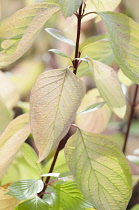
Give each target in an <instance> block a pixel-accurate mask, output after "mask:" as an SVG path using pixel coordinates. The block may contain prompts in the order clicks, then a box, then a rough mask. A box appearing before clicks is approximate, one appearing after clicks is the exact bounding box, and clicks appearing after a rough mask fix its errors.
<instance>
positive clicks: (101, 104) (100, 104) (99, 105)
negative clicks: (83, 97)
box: [77, 101, 106, 114]
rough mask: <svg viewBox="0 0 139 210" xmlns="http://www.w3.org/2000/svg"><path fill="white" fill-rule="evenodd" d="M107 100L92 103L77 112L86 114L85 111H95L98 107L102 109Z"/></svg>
mask: <svg viewBox="0 0 139 210" xmlns="http://www.w3.org/2000/svg"><path fill="white" fill-rule="evenodd" d="M105 103H106V102H105V101H104V102H99V103H96V104H92V105H90V106H88V107H86V108H85V109H84V110H82V111H80V112H78V113H77V114H84V113H89V112H93V111H96V110H98V109H100V108H101V107H102V106H103V105H104V104H105Z"/></svg>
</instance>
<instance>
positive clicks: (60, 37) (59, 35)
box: [45, 28, 75, 47]
mask: <svg viewBox="0 0 139 210" xmlns="http://www.w3.org/2000/svg"><path fill="white" fill-rule="evenodd" d="M45 30H46V31H47V32H48V33H49V34H51V35H52V36H53V37H55V38H56V39H58V40H60V41H62V42H64V43H66V44H69V45H72V46H74V47H75V43H74V42H73V41H72V40H71V39H70V38H68V37H67V36H65V35H63V34H62V33H61V31H58V30H56V29H53V28H46V29H45Z"/></svg>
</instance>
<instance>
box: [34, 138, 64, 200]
mask: <svg viewBox="0 0 139 210" xmlns="http://www.w3.org/2000/svg"><path fill="white" fill-rule="evenodd" d="M64 140H65V138H63V140H62V141H61V142H60V143H59V145H58V147H57V150H56V153H55V156H54V159H53V162H52V165H51V167H50V170H49V172H48V173H52V172H53V169H54V167H55V164H56V160H57V157H58V154H59V152H60V150H61V148H62V145H63V142H64ZM50 178H51V177H50V176H48V177H47V178H46V181H45V184H44V188H43V190H42V191H41V192H40V193H39V194H38V196H39V197H40V198H43V196H44V193H45V190H46V189H47V186H48V182H49V180H50Z"/></svg>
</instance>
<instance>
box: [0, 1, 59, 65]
mask: <svg viewBox="0 0 139 210" xmlns="http://www.w3.org/2000/svg"><path fill="white" fill-rule="evenodd" d="M58 10H59V6H58V5H57V4H51V3H40V4H32V5H29V6H27V7H25V8H23V9H21V10H19V11H17V12H16V13H15V14H14V15H13V16H12V17H10V18H9V19H8V20H7V21H6V22H5V23H4V24H3V25H2V27H1V28H0V38H1V39H3V40H4V41H3V42H2V44H1V47H2V48H3V51H1V52H0V67H4V66H7V65H9V64H11V63H13V62H14V61H16V60H17V59H18V58H20V57H21V56H22V55H23V54H24V53H25V52H26V51H27V50H28V49H29V48H30V46H31V45H32V43H33V41H34V40H35V38H36V37H37V35H38V34H39V32H40V31H41V29H42V27H43V25H44V24H45V22H46V21H47V20H48V19H49V18H50V17H51V16H52V15H53V14H54V13H55V12H57V11H58Z"/></svg>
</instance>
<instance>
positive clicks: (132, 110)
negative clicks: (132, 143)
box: [123, 85, 138, 154]
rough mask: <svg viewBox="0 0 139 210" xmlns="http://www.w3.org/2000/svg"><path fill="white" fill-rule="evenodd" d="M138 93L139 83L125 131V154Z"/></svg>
mask: <svg viewBox="0 0 139 210" xmlns="http://www.w3.org/2000/svg"><path fill="white" fill-rule="evenodd" d="M137 93H138V85H136V88H135V93H134V98H133V103H132V104H131V111H130V115H129V119H128V124H127V130H126V133H125V141H124V146H123V153H124V154H125V151H126V145H127V141H128V136H129V132H130V127H131V123H132V119H133V116H134V111H135V106H136V98H137Z"/></svg>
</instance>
